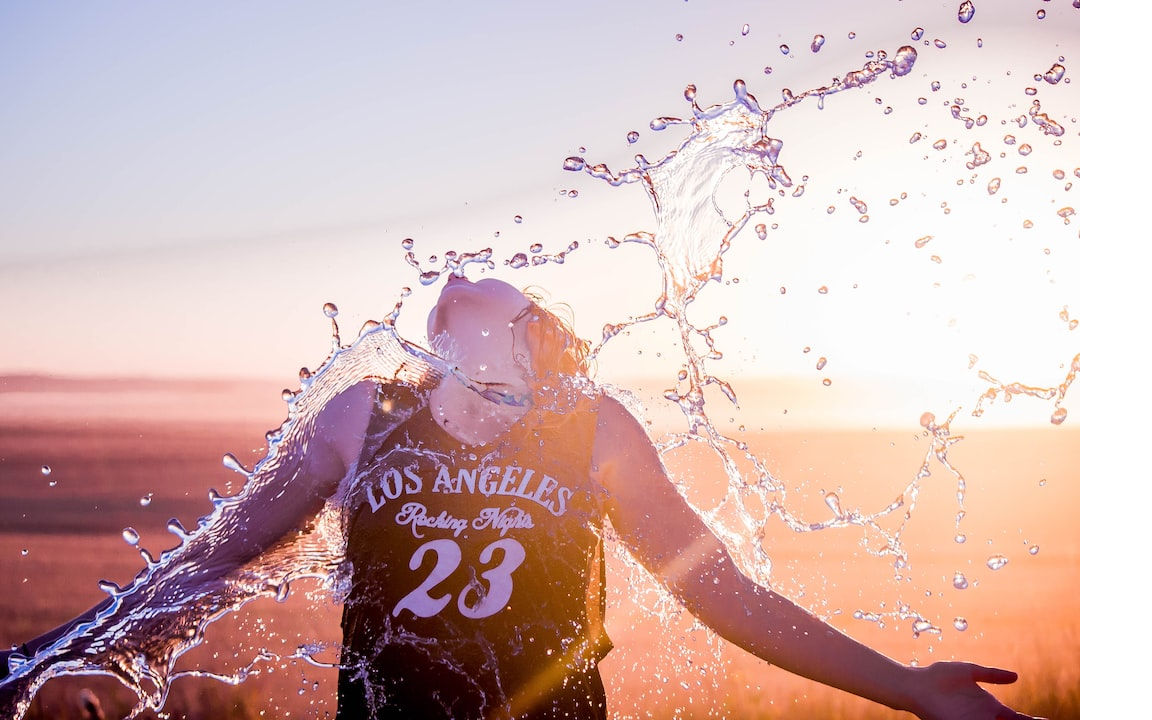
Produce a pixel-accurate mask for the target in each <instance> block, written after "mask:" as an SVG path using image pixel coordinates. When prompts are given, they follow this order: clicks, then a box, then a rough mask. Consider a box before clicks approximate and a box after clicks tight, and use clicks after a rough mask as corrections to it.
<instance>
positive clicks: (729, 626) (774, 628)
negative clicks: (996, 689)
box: [593, 397, 1026, 720]
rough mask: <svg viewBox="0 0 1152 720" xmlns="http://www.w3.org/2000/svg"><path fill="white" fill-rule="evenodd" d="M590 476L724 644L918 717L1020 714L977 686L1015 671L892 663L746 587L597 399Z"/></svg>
mask: <svg viewBox="0 0 1152 720" xmlns="http://www.w3.org/2000/svg"><path fill="white" fill-rule="evenodd" d="M593 475H594V477H595V479H596V480H597V481H598V482H599V483H600V485H601V486H602V487H603V488H604V489H605V491H606V492H607V495H608V499H607V511H608V515H609V517H610V518H611V520H612V525H613V527H614V528H615V529H616V531H617V532H618V534H619V536H620V538H621V540H623V542H624V543H625V544H626V545H627V546H628V548H629V550H630V551H631V552H632V553H633V554H634V555H635V556H636V557H637V559H639V560H640V561H641V562H642V563H643V564H644V566H645V567H647V568H648V569H649V570H650V571H651V572H652V573H653V574H654V575H655V576H656V577H657V578H659V579H660V580H661V581H662V582H663V583H664V584H665V585H666V586H667V587H668V589H669V590H670V591H671V592H672V593H673V595H675V596H676V597H677V599H679V600H680V602H681V603H683V604H684V606H685V607H686V608H688V610H690V611H691V612H692V613H693V614H694V615H695V616H696V617H698V618H699V619H700V620H702V621H703V622H704V623H706V624H707V625H708V626H710V627H711V628H713V629H714V630H715V631H716V632H717V633H719V634H720V635H721V636H722V637H724V638H725V639H727V640H729V641H730V642H732V643H734V644H736V645H738V646H740V647H742V648H744V649H745V650H747V651H749V652H751V653H753V654H755V655H756V656H758V657H760V658H761V659H763V660H765V661H767V662H769V663H772V664H773V665H776V666H778V667H780V668H783V669H785V670H788V671H789V672H792V673H795V674H797V675H801V676H803V677H806V678H809V679H811V680H815V681H817V682H820V683H823V684H825V685H829V686H831V687H835V688H839V689H841V690H845V691H847V692H850V693H852V694H853V695H858V696H860V697H863V698H867V699H869V700H873V701H875V702H878V703H882V704H884V705H887V706H888V707H891V708H895V709H898V710H907V711H909V712H913V713H915V714H917V715H918V716H920V717H921V718H926V719H927V718H986V719H988V720H992V719H993V718H1025V717H1026V716H1023V715H1018V714H1017V713H1015V712H1013V711H1012V710H1010V709H1008V708H1007V707H1005V706H1004V705H1002V704H1001V703H1000V702H999V701H998V700H996V699H995V698H994V697H993V696H992V695H991V694H989V693H988V692H987V691H985V690H984V689H983V688H981V687H980V686H979V685H977V683H980V682H986V683H1010V682H1013V681H1015V679H1016V675H1015V673H1011V672H1008V671H1005V670H996V669H993V668H985V667H981V666H979V665H971V664H968V663H936V664H934V665H931V666H928V667H925V668H913V667H908V666H905V665H902V664H900V663H897V662H896V661H894V660H892V659H890V658H888V657H885V656H884V655H881V654H880V653H878V652H876V651H874V650H872V649H870V648H868V647H866V646H865V645H862V644H860V643H858V642H856V641H855V640H852V639H851V638H849V637H848V636H847V635H844V634H843V633H841V632H839V631H838V630H836V629H835V628H833V627H831V626H830V625H828V624H827V623H824V622H823V621H821V620H820V619H819V618H817V617H815V616H814V615H812V614H811V613H809V612H807V611H806V610H804V609H802V608H800V607H799V606H797V605H796V604H795V603H793V602H791V601H790V600H788V599H787V598H785V597H783V596H782V595H779V594H777V593H775V592H773V591H771V590H768V589H767V588H764V587H761V586H759V585H757V584H755V583H754V582H752V580H750V579H749V578H748V577H747V576H745V575H744V574H743V573H742V572H740V570H739V569H738V568H737V567H736V565H735V564H734V562H733V561H732V558H731V556H730V555H729V554H728V551H727V549H726V548H725V547H724V544H723V543H722V542H721V541H720V540H719V539H718V538H717V537H716V536H715V535H714V534H713V533H712V532H711V531H710V530H709V529H708V528H707V526H705V525H704V523H703V522H702V521H701V519H700V518H699V516H697V515H696V513H695V512H693V510H692V509H691V508H690V507H689V506H688V504H687V503H686V502H685V501H684V499H683V498H682V497H681V496H680V494H679V493H678V492H677V491H676V488H675V487H674V486H673V485H672V483H671V481H670V480H669V479H668V476H667V474H666V472H665V470H664V467H663V464H662V463H661V462H660V458H659V455H658V454H657V452H656V449H655V447H653V445H652V442H651V440H650V439H649V438H648V436H647V433H645V431H644V429H643V428H642V427H641V426H640V424H639V423H638V422H637V421H636V419H635V418H633V417H632V415H631V414H630V413H629V412H628V411H627V410H626V409H625V408H624V407H623V406H622V405H620V403H618V402H617V401H615V400H612V399H610V398H607V397H605V398H604V399H603V400H602V401H601V405H600V417H599V423H598V426H597V432H596V443H595V448H594V451H593Z"/></svg>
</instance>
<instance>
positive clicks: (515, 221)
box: [512, 215, 524, 225]
mask: <svg viewBox="0 0 1152 720" xmlns="http://www.w3.org/2000/svg"><path fill="white" fill-rule="evenodd" d="M512 222H514V223H516V224H517V225H519V224H520V223H522V222H524V218H523V217H521V216H519V215H517V216H515V217H513V218H512Z"/></svg>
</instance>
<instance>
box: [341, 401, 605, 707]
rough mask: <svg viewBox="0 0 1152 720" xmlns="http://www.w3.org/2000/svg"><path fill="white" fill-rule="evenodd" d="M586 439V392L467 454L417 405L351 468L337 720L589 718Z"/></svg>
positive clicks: (592, 544) (592, 677) (598, 653)
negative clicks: (354, 476)
mask: <svg viewBox="0 0 1152 720" xmlns="http://www.w3.org/2000/svg"><path fill="white" fill-rule="evenodd" d="M595 431H596V413H595V402H594V401H592V400H590V399H588V398H585V397H580V398H579V400H578V401H574V402H573V403H572V404H571V406H570V407H567V408H564V409H563V411H560V412H558V411H554V410H552V411H548V410H537V409H535V408H533V409H530V410H529V412H528V413H527V414H526V415H525V416H524V417H523V418H522V419H521V420H520V421H518V422H517V423H516V424H515V425H514V426H513V427H512V428H511V429H510V430H509V431H508V432H507V433H505V434H504V435H502V436H501V437H499V438H498V439H496V440H495V441H493V442H492V443H490V444H487V445H479V446H473V445H467V444H463V443H461V442H460V441H459V440H457V439H455V438H453V437H452V436H451V435H449V434H448V433H446V432H445V431H444V430H443V429H442V428H441V427H440V426H439V425H438V424H437V423H436V422H435V420H434V419H433V418H432V415H431V412H430V411H429V410H428V409H427V407H425V408H423V409H421V410H419V411H418V412H417V413H416V414H415V415H414V416H413V417H412V418H411V419H410V420H408V421H407V422H406V423H404V424H403V425H401V426H399V427H398V428H396V430H394V431H393V432H392V433H390V434H389V436H388V437H387V438H386V439H385V440H384V442H383V444H381V445H380V447H379V449H378V450H377V451H376V452H375V453H374V454H372V456H371V457H369V458H366V459H365V460H364V461H363V462H362V464H361V468H360V471H359V477H358V479H357V484H356V486H355V487H356V489H355V491H354V492H353V495H352V500H351V505H350V507H351V508H352V510H351V514H350V517H349V525H348V546H347V556H346V557H347V561H348V563H349V565H350V575H351V586H350V590H349V595H348V598H347V600H346V602H345V607H344V617H343V630H344V654H343V658H342V666H343V669H342V671H341V675H340V706H339V716H340V717H341V718H353V717H356V718H360V717H377V718H383V717H407V718H415V717H419V718H437V717H443V718H456V719H460V718H493V717H517V718H521V717H523V718H528V717H532V718H537V717H540V718H543V717H576V718H594V717H603V715H604V696H603V687H602V685H601V684H600V679H599V676H598V674H597V671H596V663H597V662H598V661H599V660H600V659H601V658H602V657H603V656H604V654H605V653H606V652H607V650H608V648H609V647H610V643H609V642H608V640H607V637H606V636H605V635H604V631H603V624H602V620H603V613H604V561H603V543H602V536H601V535H602V510H601V505H600V502H601V496H600V491H599V490H598V488H597V487H595V486H594V484H593V482H592V480H591V479H590V469H591V454H592V443H593V439H594V437H595Z"/></svg>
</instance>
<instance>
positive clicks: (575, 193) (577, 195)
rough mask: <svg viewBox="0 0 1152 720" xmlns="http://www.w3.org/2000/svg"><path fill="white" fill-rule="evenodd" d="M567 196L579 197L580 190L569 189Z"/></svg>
mask: <svg viewBox="0 0 1152 720" xmlns="http://www.w3.org/2000/svg"><path fill="white" fill-rule="evenodd" d="M568 197H570V198H574V197H580V191H579V190H569V191H568Z"/></svg>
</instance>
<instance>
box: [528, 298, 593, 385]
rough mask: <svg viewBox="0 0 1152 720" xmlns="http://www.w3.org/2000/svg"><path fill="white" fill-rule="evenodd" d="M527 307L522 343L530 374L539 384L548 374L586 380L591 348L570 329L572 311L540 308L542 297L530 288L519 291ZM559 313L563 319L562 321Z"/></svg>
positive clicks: (560, 306)
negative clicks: (525, 342) (526, 353)
mask: <svg viewBox="0 0 1152 720" xmlns="http://www.w3.org/2000/svg"><path fill="white" fill-rule="evenodd" d="M522 292H523V293H524V297H526V298H528V301H529V302H530V303H531V305H529V306H528V307H527V308H525V311H524V313H523V315H524V316H525V317H527V318H528V323H527V331H526V340H527V344H528V352H529V357H530V361H531V370H532V373H533V374H534V375H535V376H536V377H537V379H539V380H543V379H545V378H547V377H548V376H549V375H552V374H560V375H571V376H582V377H590V376H591V374H592V360H591V358H589V357H588V354H589V352H590V351H591V349H592V344H591V343H590V342H588V341H587V340H584V339H582V338H581V337H580V336H579V335H577V334H576V331H575V330H574V329H573V328H572V318H571V315H572V311H571V308H569V307H568V306H567V305H552V306H551V307H549V308H546V307H544V303H545V302H546V299H545V297H544V295H543V294H542V293H541V292H540V291H538V290H536V289H533V288H526V289H525V290H523V291H522ZM561 313H563V314H564V315H566V316H567V317H562V316H561Z"/></svg>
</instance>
